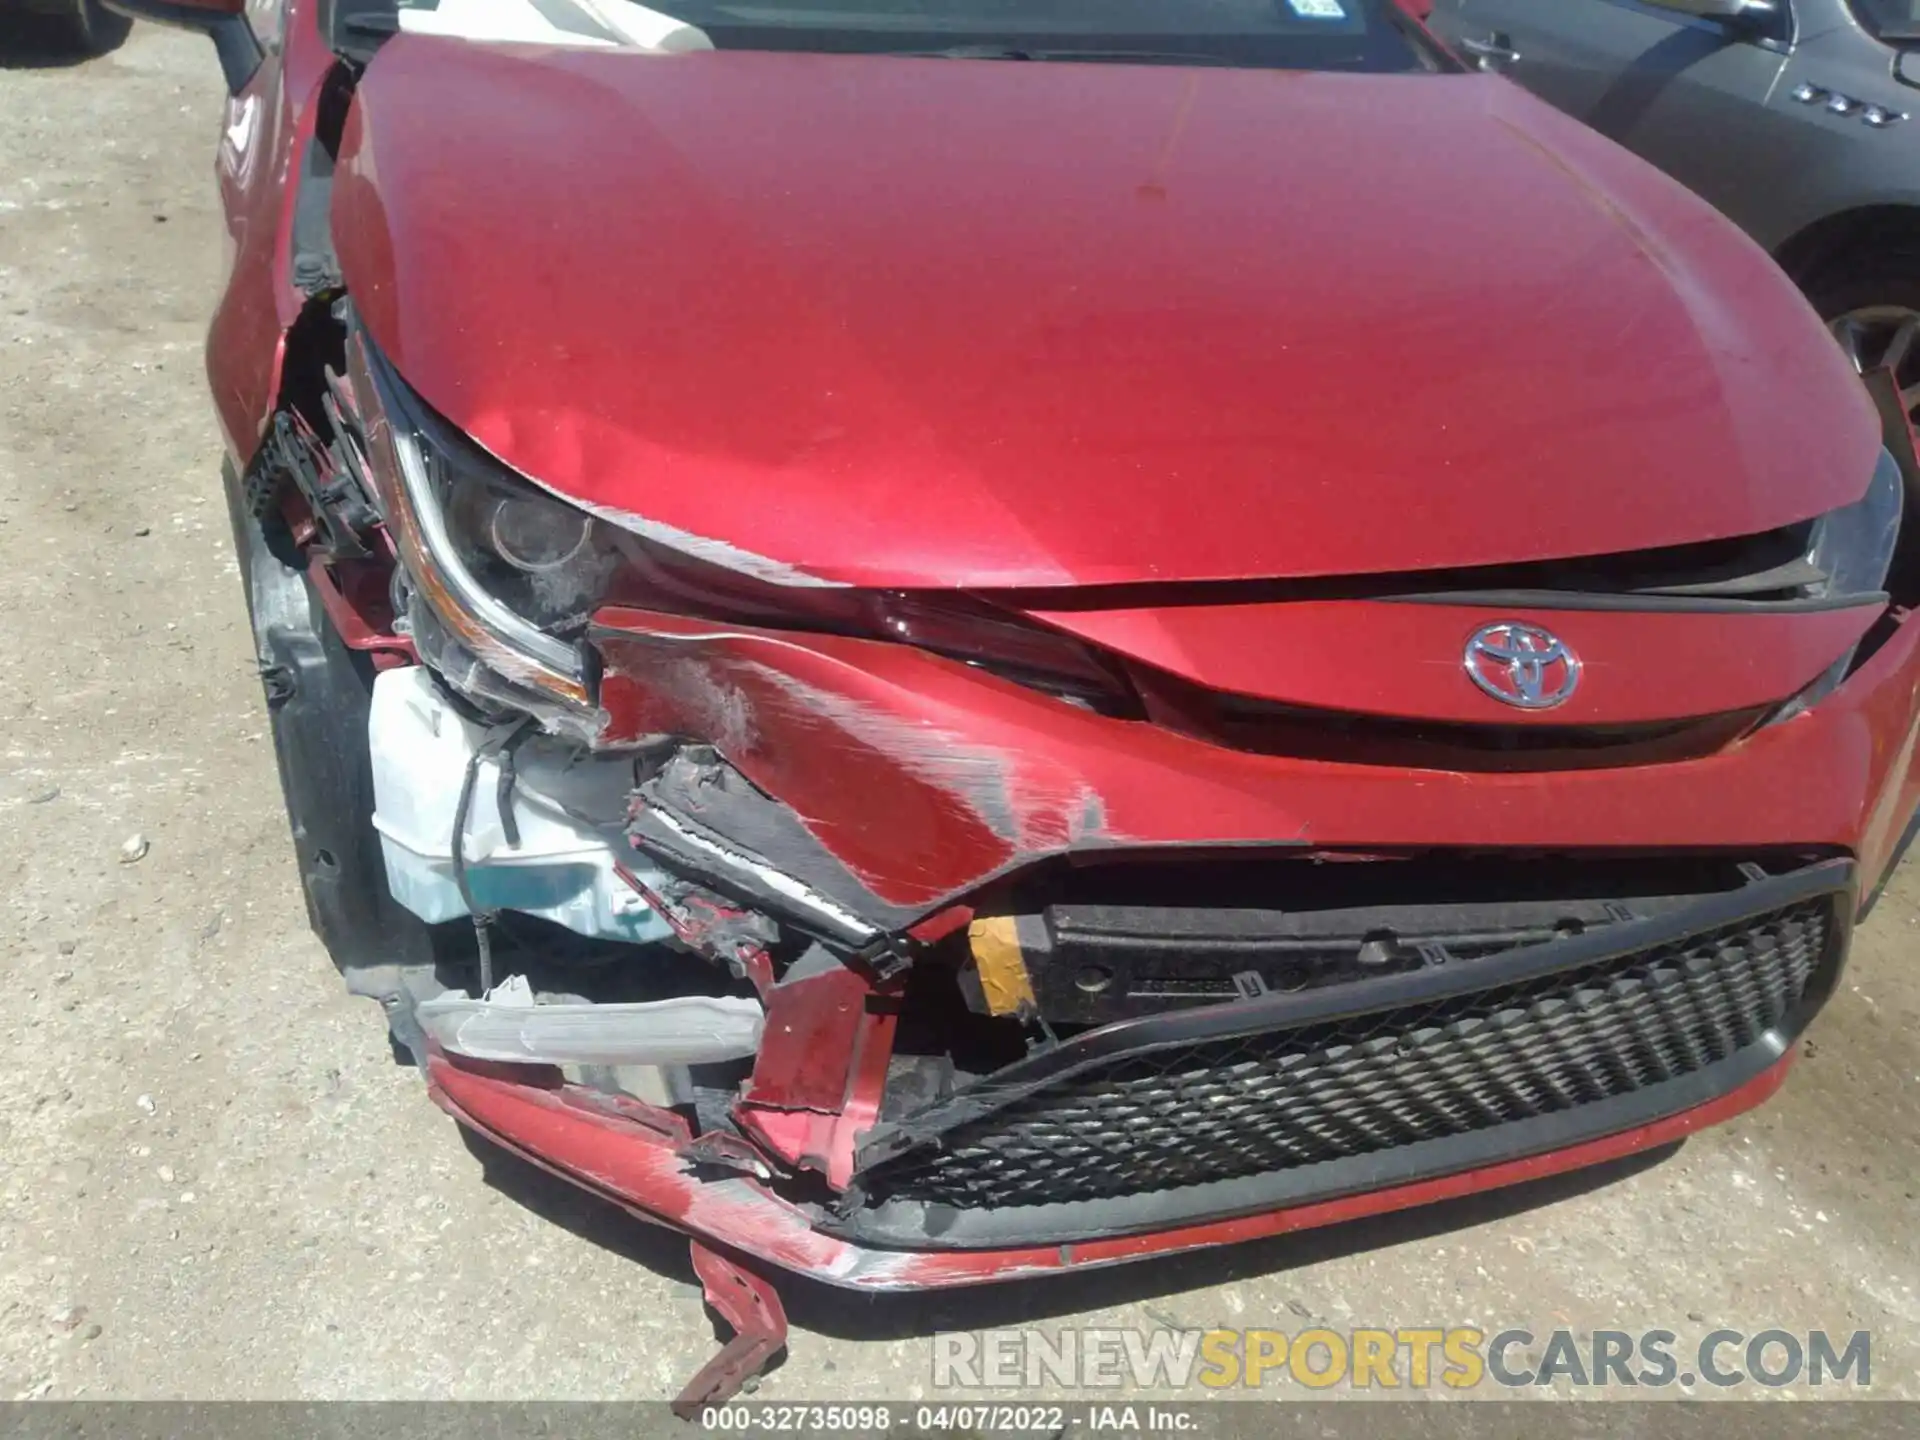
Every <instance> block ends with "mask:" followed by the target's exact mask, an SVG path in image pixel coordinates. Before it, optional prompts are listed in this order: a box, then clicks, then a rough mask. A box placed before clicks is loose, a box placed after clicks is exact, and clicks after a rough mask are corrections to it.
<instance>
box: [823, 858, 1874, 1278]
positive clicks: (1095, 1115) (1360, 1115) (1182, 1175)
mask: <svg viewBox="0 0 1920 1440" xmlns="http://www.w3.org/2000/svg"><path fill="white" fill-rule="evenodd" d="M1851 897H1852V867H1851V864H1850V862H1847V861H1844V860H1837V861H1826V862H1821V863H1819V864H1815V865H1811V866H1807V867H1805V868H1803V869H1800V870H1797V871H1794V872H1792V873H1790V874H1787V875H1783V876H1778V877H1774V878H1768V879H1762V880H1757V881H1755V882H1754V883H1751V884H1748V885H1746V886H1744V887H1742V888H1741V889H1739V890H1736V891H1730V892H1727V893H1724V894H1716V895H1709V896H1705V897H1701V898H1700V899H1699V900H1698V901H1697V902H1695V903H1692V904H1689V905H1687V906H1685V907H1683V908H1680V909H1677V910H1675V911H1674V912H1672V913H1670V914H1667V915H1662V916H1659V917H1657V918H1653V919H1648V920H1642V921H1636V922H1633V923H1631V924H1625V925H1620V926H1615V927H1611V928H1609V929H1607V930H1605V931H1601V932H1597V933H1592V934H1588V935H1583V936H1576V937H1570V938H1567V939H1561V940H1556V941H1553V942H1550V943H1546V944H1538V945H1531V946H1527V947H1525V948H1523V949H1519V950H1513V951H1508V952H1506V953H1504V954H1501V955H1498V956H1495V957H1491V958H1487V959H1481V960H1473V961H1468V962H1465V963H1457V964H1453V965H1448V966H1444V967H1435V968H1432V969H1428V970H1424V971H1420V972H1416V973H1413V974H1407V975H1395V976H1390V977H1383V978H1380V979H1377V980H1361V981H1356V982H1354V983H1351V984H1347V985H1339V986H1334V987H1330V988H1329V989H1326V990H1316V991H1309V992H1304V993H1295V994H1283V995H1272V994H1270V995H1266V996H1262V997H1260V998H1258V999H1255V1000H1248V1001H1242V1002H1238V1003H1234V1004H1226V1005H1212V1006H1207V1007H1204V1008H1202V1009H1194V1010H1186V1011H1181V1012H1177V1013H1174V1014H1170V1015H1163V1016H1156V1017H1153V1018H1150V1019H1142V1020H1132V1021H1125V1022H1122V1023H1119V1024H1114V1025H1108V1026H1105V1027H1102V1028H1100V1029H1097V1030H1092V1031H1088V1032H1086V1033H1084V1034H1082V1035H1080V1036H1077V1037H1075V1038H1074V1039H1073V1040H1070V1041H1068V1042H1067V1043H1065V1044H1063V1045H1061V1046H1059V1047H1057V1048H1055V1049H1053V1050H1049V1051H1046V1052H1043V1053H1041V1054H1039V1055H1036V1056H1033V1057H1031V1058H1029V1059H1028V1060H1025V1061H1022V1062H1020V1063H1018V1064H1015V1065H1012V1066H1009V1067H1007V1068H1006V1069H1004V1070H1002V1071H999V1072H998V1073H996V1074H994V1075H991V1076H988V1077H986V1078H985V1079H983V1080H981V1081H979V1082H976V1083H975V1084H974V1085H971V1086H969V1087H967V1088H966V1089H964V1090H961V1091H959V1092H958V1093H956V1094H954V1095H952V1096H949V1097H947V1098H946V1099H943V1100H941V1101H937V1102H935V1103H933V1104H930V1105H927V1106H925V1107H923V1108H922V1109H920V1110H918V1111H916V1112H913V1113H910V1114H908V1115H905V1116H902V1117H900V1118H899V1119H898V1120H896V1121H894V1122H891V1123H889V1124H886V1125H882V1126H879V1127H876V1129H875V1130H874V1131H872V1132H871V1133H870V1134H869V1136H868V1137H867V1141H866V1143H865V1145H864V1146H863V1147H862V1149H861V1152H860V1155H859V1166H858V1171H857V1174H856V1177H855V1179H856V1186H857V1188H856V1191H855V1192H854V1195H853V1198H854V1199H855V1200H856V1202H857V1203H856V1204H855V1205H854V1206H852V1207H851V1208H849V1209H847V1210H846V1211H844V1212H843V1213H842V1214H840V1215H838V1216H837V1217H835V1218H834V1219H832V1220H831V1221H829V1222H828V1223H827V1224H826V1225H825V1226H824V1227H823V1228H828V1229H832V1230H835V1231H837V1232H839V1233H844V1234H846V1235H848V1236H849V1237H854V1238H858V1239H860V1240H861V1241H863V1242H864V1243H869V1244H899V1245H912V1246H916V1247H925V1246H930V1245H931V1246H945V1247H967V1246H993V1245H1008V1244H1022V1243H1055V1242H1059V1243H1068V1242H1071V1241H1073V1240H1076V1239H1088V1238H1093V1237H1095V1236H1103V1235H1113V1234H1124V1233H1129V1232H1137V1231H1142V1230H1150V1229H1160V1228H1166V1227H1167V1226H1169V1225H1177V1224H1183V1223H1193V1222H1197V1221H1203V1220H1209V1219H1220V1218H1226V1217H1228V1216H1231V1215H1236V1214H1247V1213H1253V1212H1257V1211H1259V1210H1264V1209H1272V1208H1277V1207H1279V1206H1282V1205H1290V1204H1299V1203H1304V1202H1306V1201H1309V1200H1318V1199H1326V1198H1331V1197H1333V1196H1336V1195H1340V1194H1350V1193H1355V1192H1358V1191H1363V1190H1370V1189H1378V1188H1382V1187H1384V1186H1387V1185H1393V1184H1402V1183H1407V1182H1410V1181H1413V1180H1417V1179H1423V1178H1428V1177H1431V1176H1434V1175H1439V1174H1445V1173H1449V1172H1452V1171H1456V1170H1462V1169H1468V1168H1473V1167H1476V1166H1479V1165H1485V1164H1490V1163H1496V1162H1498V1161H1501V1160H1506V1159H1512V1158H1516V1157H1520V1156H1524V1155H1529V1154H1537V1153H1541V1152H1543V1151H1547V1150H1553V1149H1560V1148H1564V1147H1566V1146H1568V1145H1572V1144H1577V1143H1580V1142H1581V1141H1583V1140H1587V1139H1593V1138H1598V1137H1600V1136H1603V1135H1607V1134H1612V1133H1615V1132H1617V1131H1620V1130H1624V1129H1630V1128H1632V1127H1634V1126H1636V1125H1640V1124H1645V1123H1647V1122H1648V1121H1650V1120H1653V1119H1657V1118H1659V1117H1661V1116H1663V1115H1668V1114H1673V1113H1675V1112H1677V1111H1680V1110H1684V1109H1689V1108H1692V1107H1693V1106H1695V1105H1699V1104H1703V1103H1705V1102H1707V1101H1709V1100H1711V1099H1713V1098H1715V1097H1716V1096H1718V1095H1721V1094H1724V1093H1726V1092H1727V1091H1729V1090H1732V1089H1734V1088H1736V1087H1737V1086H1738V1085H1740V1084H1741V1083H1743V1082H1744V1081H1746V1080H1748V1079H1751V1078H1752V1077H1753V1076H1755V1075H1757V1074H1759V1073H1760V1072H1761V1071H1762V1070H1764V1069H1765V1068H1767V1066H1769V1065H1770V1064H1772V1063H1773V1062H1774V1061H1775V1060H1777V1059H1778V1058H1779V1057H1780V1056H1781V1055H1782V1054H1784V1053H1785V1051H1786V1049H1787V1048H1788V1046H1789V1045H1790V1044H1791V1043H1792V1041H1793V1039H1794V1038H1795V1037H1796V1036H1797V1035H1798V1034H1799V1032H1800V1031H1801V1029H1803V1028H1804V1026H1805V1025H1806V1024H1807V1022H1808V1021H1809V1020H1810V1019H1811V1018H1812V1016H1813V1015H1814V1013H1816V1012H1817V1010H1818V1009H1819V1007H1820V1005H1821V1004H1822V1003H1823V1002H1824V1000H1825V998H1826V996H1827V995H1828V993H1830V991H1831V989H1832V986H1833V984H1834V981H1835V978H1836V975H1837V971H1838V968H1839V964H1840V961H1841V957H1842V955H1843V953H1844V950H1845V946H1846V940H1847V932H1848V928H1849V927H1848V921H1849V918H1850V916H1851V913H1852V903H1851Z"/></svg>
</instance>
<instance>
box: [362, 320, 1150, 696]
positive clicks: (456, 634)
mask: <svg viewBox="0 0 1920 1440" xmlns="http://www.w3.org/2000/svg"><path fill="white" fill-rule="evenodd" d="M348 370H349V374H350V379H351V380H352V384H353V390H354V393H355V395H356V396H357V397H360V398H359V404H360V407H361V424H362V428H363V430H364V433H365V439H366V449H367V460H368V462H369V463H368V467H367V468H368V469H369V470H370V471H371V473H372V475H373V478H374V482H375V487H376V489H378V491H379V501H380V508H381V512H382V515H383V517H384V519H385V521H386V525H387V530H388V532H389V534H390V535H391V537H392V540H393V545H394V549H395V551H396V552H397V554H398V558H399V559H400V561H401V564H402V565H403V567H404V569H405V572H406V575H407V578H408V579H409V581H410V582H411V583H412V584H413V585H414V587H415V588H416V589H417V590H418V592H419V594H420V595H421V596H422V597H423V598H424V599H425V600H426V602H427V604H428V606H429V607H430V608H431V610H432V612H433V619H435V620H436V621H438V623H439V624H440V625H441V626H443V627H444V628H445V630H446V632H447V633H448V635H450V636H451V637H452V638H453V639H455V640H457V641H459V643H460V644H461V645H462V646H463V647H465V649H466V650H468V651H469V652H471V655H472V657H473V658H474V659H477V660H479V661H480V662H481V663H482V664H483V665H485V666H486V667H488V668H489V669H491V670H493V671H494V672H497V673H498V674H499V675H500V676H503V677H505V678H506V679H507V680H509V681H511V682H513V684H514V685H516V686H518V687H521V689H522V691H525V690H528V689H530V690H533V691H536V692H538V693H539V694H540V696H541V697H543V698H545V699H547V700H558V701H560V702H561V703H562V705H564V706H565V707H566V708H567V709H568V710H569V711H571V712H573V720H572V724H573V726H574V728H578V727H579V724H580V722H582V721H585V722H586V723H587V725H588V728H589V730H591V728H593V716H594V695H593V692H592V689H591V682H590V666H589V663H588V655H587V652H586V650H585V649H584V648H583V645H582V644H581V643H580V641H579V637H580V636H582V635H583V633H584V631H585V627H586V622H587V620H588V619H589V618H590V617H591V616H592V614H593V612H594V611H595V610H597V609H599V608H600V607H601V606H602V605H608V604H625V605H632V606H635V607H638V608H642V609H651V610H665V611H672V612H675V613H679V614H692V615H700V616H704V617H707V618H710V619H718V620H727V621H732V622H734V623H739V624H749V625H756V626H761V627H764V628H771V629H799V630H808V631H815V632H827V633H835V634H841V635H855V636H860V637H862V638H869V639H876V640H888V641H892V642H894V643H896V644H905V645H910V646H913V647H915V648H918V649H922V650H929V651H933V652H935V653H937V654H940V655H944V656H947V657H949V658H952V659H957V660H960V661H962V662H964V663H967V664H970V665H974V666H977V667H979V668H981V669H985V670H989V671H991V672H993V673H994V674H997V675H999V676H1001V677H1002V678H1005V679H1009V680H1013V681H1015V682H1016V683H1019V684H1022V685H1025V686H1027V687H1029V688H1032V689H1037V690H1041V691H1044V692H1046V693H1048V694H1050V695H1053V696H1055V697H1057V698H1059V699H1063V700H1067V701H1069V702H1071V703H1073V704H1076V705H1080V706H1083V707H1085V708H1090V709H1096V710H1102V711H1105V712H1108V713H1132V711H1133V710H1134V709H1135V708H1136V707H1137V701H1136V700H1135V698H1134V695H1133V691H1132V687H1131V686H1130V684H1129V683H1128V682H1127V680H1126V678H1125V677H1124V675H1122V674H1121V673H1120V672H1119V670H1118V668H1117V667H1116V666H1114V665H1112V664H1110V663H1109V662H1108V661H1107V660H1106V659H1105V658H1104V657H1103V656H1101V655H1100V654H1099V653H1098V652H1096V651H1094V650H1093V649H1091V648H1090V647H1088V646H1087V645H1086V644H1084V643H1083V642H1081V641H1079V640H1077V639H1075V638H1074V637H1072V636H1069V635H1066V634H1063V633H1062V632H1060V631H1057V630H1051V629H1047V628H1045V627H1043V626H1039V625H1036V624H1033V623H1032V622H1029V621H1027V620H1025V619H1023V618H1022V617H1020V616H1019V615H1017V614H1015V613H1013V612H1010V611H1007V610H1003V609H1000V608H999V607H996V606H993V605H990V604H987V603H985V602H982V601H978V600H974V599H971V598H969V597H967V596H964V595H948V594H937V595H929V594H908V593H904V592H898V591H878V590H860V589H855V588H853V587H849V586H834V585H820V586H785V585H775V584H770V583H767V582H765V581H761V580H757V579H755V578H754V577H751V576H747V575H743V574H740V573H738V572H736V571H733V570H729V569H727V568H725V567H723V566H719V565H715V564H712V563H710V562H707V561H705V560H701V559H697V558H695V557H693V556H691V555H688V554H685V553H683V552H681V551H679V550H675V549H672V548H670V547H668V546H665V545H661V544H658V543H656V542H654V541H652V540H648V539H643V538H642V537H640V536H638V535H635V534H633V533H632V532H630V531H628V530H625V529H623V528H620V527H618V526H615V525H611V524H609V523H607V522H606V521H603V520H601V519H599V518H597V517H596V516H594V515H591V514H589V513H588V512H587V511H585V510H582V509H580V508H579V507H577V506H575V505H571V504H569V503H567V502H566V501H564V500H560V499H558V498H556V497H554V496H553V495H550V494H548V493H547V492H546V491H544V490H542V489H540V488H539V487H538V486H535V485H533V484H532V483H530V482H529V481H527V480H525V479H523V478H521V477H520V476H519V475H516V474H515V473H514V472H513V471H512V470H510V469H509V468H508V467H507V466H506V465H505V464H503V463H502V462H501V461H499V460H497V459H495V458H494V457H493V456H491V455H489V454H488V453H487V452H486V451H485V450H483V449H481V447H480V446H479V445H477V444H475V443H474V441H473V440H471V439H470V438H468V437H467V436H466V435H464V434H462V433H461V432H460V431H458V430H457V429H455V428H454V427H453V426H451V425H448V424H447V423H446V422H445V421H444V420H442V419H440V418H439V417H438V416H436V415H434V414H433V413H432V412H431V411H430V410H428V408H427V407H426V405H425V404H424V403H422V402H421V400H420V399H419V398H418V397H417V396H415V395H414V394H413V393H412V391H411V390H409V389H408V387H407V386H406V384H405V382H403V381H402V380H401V379H400V378H399V377H398V376H397V375H396V374H394V372H393V370H392V368H391V367H390V366H388V365H387V364H386V362H385V361H384V360H382V359H381V358H380V357H379V356H378V355H377V354H375V353H374V351H373V349H372V346H371V345H370V343H369V342H368V341H367V339H366V337H365V336H364V335H363V334H359V333H356V334H355V335H354V337H353V339H352V341H351V343H350V344H349V347H348ZM420 638H421V637H416V641H418V639H420ZM423 653H424V652H423ZM443 668H444V667H443ZM457 688H468V689H473V688H474V687H472V686H467V687H457ZM494 688H495V689H496V690H497V687H494ZM495 698H499V699H518V700H519V701H520V703H521V707H522V708H529V707H528V706H527V704H526V701H527V699H528V698H529V697H527V696H525V695H524V694H522V695H520V696H517V697H511V696H498V695H496V697H495ZM548 718H549V719H552V718H555V717H551V716H549V717H548Z"/></svg>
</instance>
